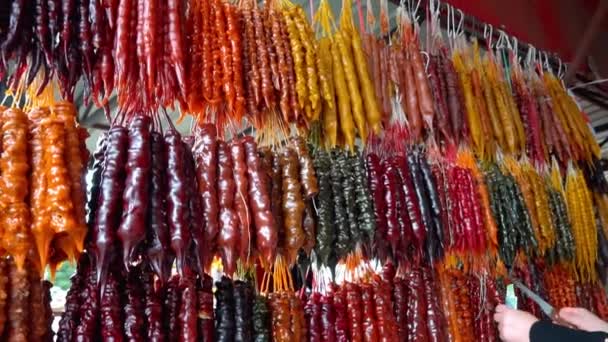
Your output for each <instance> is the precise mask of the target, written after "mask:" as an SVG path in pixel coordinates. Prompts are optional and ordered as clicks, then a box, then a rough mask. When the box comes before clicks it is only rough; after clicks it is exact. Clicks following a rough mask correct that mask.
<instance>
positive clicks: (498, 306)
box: [495, 304, 509, 312]
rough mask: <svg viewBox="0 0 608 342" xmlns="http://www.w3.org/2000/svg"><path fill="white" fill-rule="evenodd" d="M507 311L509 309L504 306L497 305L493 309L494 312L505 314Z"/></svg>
mask: <svg viewBox="0 0 608 342" xmlns="http://www.w3.org/2000/svg"><path fill="white" fill-rule="evenodd" d="M507 310H509V307H508V306H506V305H504V304H498V305H497V306H496V309H495V311H496V312H505V311H507Z"/></svg>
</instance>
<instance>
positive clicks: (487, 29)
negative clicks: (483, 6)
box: [483, 24, 494, 49]
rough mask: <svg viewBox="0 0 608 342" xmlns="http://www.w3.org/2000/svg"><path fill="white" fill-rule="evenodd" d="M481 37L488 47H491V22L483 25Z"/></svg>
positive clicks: (492, 31)
mask: <svg viewBox="0 0 608 342" xmlns="http://www.w3.org/2000/svg"><path fill="white" fill-rule="evenodd" d="M483 38H484V39H485V40H486V44H487V45H488V49H492V38H494V27H493V26H492V25H491V24H484V25H483Z"/></svg>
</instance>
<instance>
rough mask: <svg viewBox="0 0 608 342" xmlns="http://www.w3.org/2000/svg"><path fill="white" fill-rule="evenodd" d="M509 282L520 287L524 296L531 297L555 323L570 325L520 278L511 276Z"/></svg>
mask: <svg viewBox="0 0 608 342" xmlns="http://www.w3.org/2000/svg"><path fill="white" fill-rule="evenodd" d="M511 283H513V285H515V286H516V287H517V288H518V289H520V290H521V292H523V293H524V294H525V295H526V297H528V298H530V299H532V300H533V301H534V302H535V303H536V304H538V306H539V307H540V309H541V310H542V311H543V312H544V313H545V315H547V316H548V317H549V318H551V320H552V321H554V322H555V323H557V324H560V325H564V326H567V327H572V325H571V324H569V323H568V322H566V321H564V320H563V319H561V318H560V317H559V313H558V311H557V310H555V308H554V307H553V306H552V305H551V304H549V303H548V302H547V301H546V300H544V299H543V298H542V297H541V296H539V295H537V294H536V293H534V292H533V291H532V290H530V289H529V288H528V287H527V286H526V285H524V284H523V283H522V282H521V281H520V280H518V279H516V278H513V277H511Z"/></svg>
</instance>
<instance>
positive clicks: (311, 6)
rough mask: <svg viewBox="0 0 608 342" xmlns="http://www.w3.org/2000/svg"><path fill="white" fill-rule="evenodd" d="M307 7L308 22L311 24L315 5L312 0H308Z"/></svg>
mask: <svg viewBox="0 0 608 342" xmlns="http://www.w3.org/2000/svg"><path fill="white" fill-rule="evenodd" d="M308 6H309V7H310V22H311V23H312V22H313V21H314V19H315V5H314V3H313V0H308Z"/></svg>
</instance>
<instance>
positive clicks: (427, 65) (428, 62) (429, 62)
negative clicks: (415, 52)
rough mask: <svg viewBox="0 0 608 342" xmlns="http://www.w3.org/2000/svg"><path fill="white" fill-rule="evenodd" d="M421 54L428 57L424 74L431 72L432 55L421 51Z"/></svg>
mask: <svg viewBox="0 0 608 342" xmlns="http://www.w3.org/2000/svg"><path fill="white" fill-rule="evenodd" d="M420 54H421V55H423V56H425V57H426V62H425V63H424V72H425V73H427V72H428V70H429V64H431V55H429V53H428V52H426V51H420ZM427 75H428V73H427Z"/></svg>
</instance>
